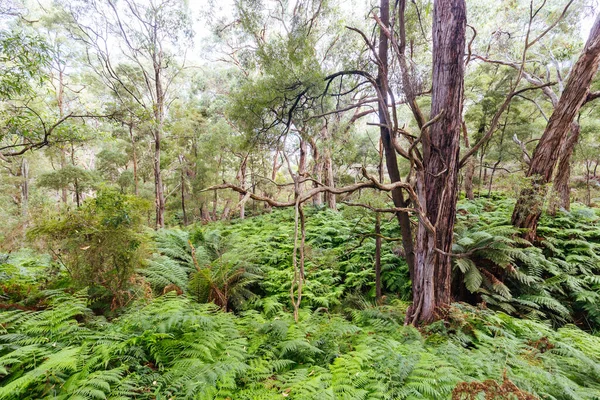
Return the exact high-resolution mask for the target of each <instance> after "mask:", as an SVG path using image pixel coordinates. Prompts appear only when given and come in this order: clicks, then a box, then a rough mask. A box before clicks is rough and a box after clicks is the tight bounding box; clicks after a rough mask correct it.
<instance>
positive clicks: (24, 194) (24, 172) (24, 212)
mask: <svg viewBox="0 0 600 400" xmlns="http://www.w3.org/2000/svg"><path fill="white" fill-rule="evenodd" d="M28 214H29V161H27V158H25V157H23V158H22V159H21V216H22V217H23V218H25V220H27V217H28ZM25 223H27V221H25Z"/></svg>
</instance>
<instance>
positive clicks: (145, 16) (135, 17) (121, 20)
mask: <svg viewBox="0 0 600 400" xmlns="http://www.w3.org/2000/svg"><path fill="white" fill-rule="evenodd" d="M63 7H64V9H65V10H66V11H67V13H68V15H69V16H70V18H71V21H72V22H73V25H72V26H71V32H72V34H73V35H74V37H76V38H77V39H78V40H81V41H82V42H83V43H85V45H86V47H87V58H88V62H89V64H90V66H91V67H92V68H93V69H94V71H95V72H96V75H97V77H98V78H99V79H100V80H101V81H102V82H103V83H104V84H105V85H106V86H107V87H108V88H109V89H110V90H111V91H113V93H114V94H115V95H116V96H117V98H119V100H120V101H121V104H122V105H123V106H126V105H127V104H130V103H131V102H132V101H133V102H135V103H136V106H139V107H141V108H142V109H144V110H145V112H146V114H147V115H148V116H149V117H150V125H151V127H150V132H151V135H152V138H153V141H154V155H153V169H154V192H155V211H156V218H155V224H156V227H164V225H165V216H164V214H165V193H164V183H163V177H162V172H161V146H162V141H163V138H164V134H165V132H164V121H165V117H166V115H167V112H168V108H169V104H170V102H171V100H172V97H173V96H174V94H175V93H174V89H175V86H174V83H175V80H176V78H177V77H178V76H179V74H180V73H181V70H182V68H183V67H184V63H185V57H179V56H178V54H179V52H180V51H181V52H184V53H185V51H186V48H187V46H188V45H189V44H190V40H191V37H192V30H191V21H190V17H189V11H188V9H187V7H186V4H185V2H184V1H182V0H151V1H136V0H124V1H122V2H116V1H114V0H81V1H75V2H63ZM182 58H183V59H182ZM137 74H140V75H137ZM138 78H140V79H138ZM140 80H141V84H140V82H139V81H140Z"/></svg>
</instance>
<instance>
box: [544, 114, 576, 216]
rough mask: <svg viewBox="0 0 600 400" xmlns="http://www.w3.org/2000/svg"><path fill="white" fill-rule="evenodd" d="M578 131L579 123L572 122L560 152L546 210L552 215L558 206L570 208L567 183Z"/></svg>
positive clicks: (569, 177)
mask: <svg viewBox="0 0 600 400" xmlns="http://www.w3.org/2000/svg"><path fill="white" fill-rule="evenodd" d="M580 131H581V127H580V126H579V124H578V123H575V122H574V123H573V125H572V127H571V134H570V135H569V138H568V139H567V141H566V142H565V145H564V147H563V151H562V152H561V154H560V158H559V160H558V168H557V169H556V175H555V176H554V184H553V186H554V187H553V190H554V197H553V198H552V199H551V202H550V207H549V208H548V211H549V212H550V214H552V215H555V214H556V213H557V212H558V210H559V209H560V208H562V209H565V210H567V211H570V210H571V186H570V185H569V180H570V179H571V156H572V155H573V150H575V145H576V144H577V141H578V140H579V132H580Z"/></svg>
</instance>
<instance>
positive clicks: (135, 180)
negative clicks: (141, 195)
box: [128, 122, 138, 196]
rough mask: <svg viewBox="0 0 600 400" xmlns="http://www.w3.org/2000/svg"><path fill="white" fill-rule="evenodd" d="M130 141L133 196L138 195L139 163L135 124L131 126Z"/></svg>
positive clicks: (130, 124) (131, 123)
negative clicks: (134, 132) (134, 130)
mask: <svg viewBox="0 0 600 400" xmlns="http://www.w3.org/2000/svg"><path fill="white" fill-rule="evenodd" d="M128 125H129V140H131V158H132V162H133V194H135V195H136V196H137V195H138V162H137V152H136V149H135V139H134V136H133V122H130V123H129V124H128Z"/></svg>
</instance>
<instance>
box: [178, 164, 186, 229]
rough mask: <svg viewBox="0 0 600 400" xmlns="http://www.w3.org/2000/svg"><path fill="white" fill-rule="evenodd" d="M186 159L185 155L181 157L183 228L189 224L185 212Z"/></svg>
mask: <svg viewBox="0 0 600 400" xmlns="http://www.w3.org/2000/svg"><path fill="white" fill-rule="evenodd" d="M184 161H185V159H184V157H183V154H180V155H179V165H180V167H181V211H182V213H183V226H186V225H187V224H188V220H187V213H186V212H185V162H184Z"/></svg>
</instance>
